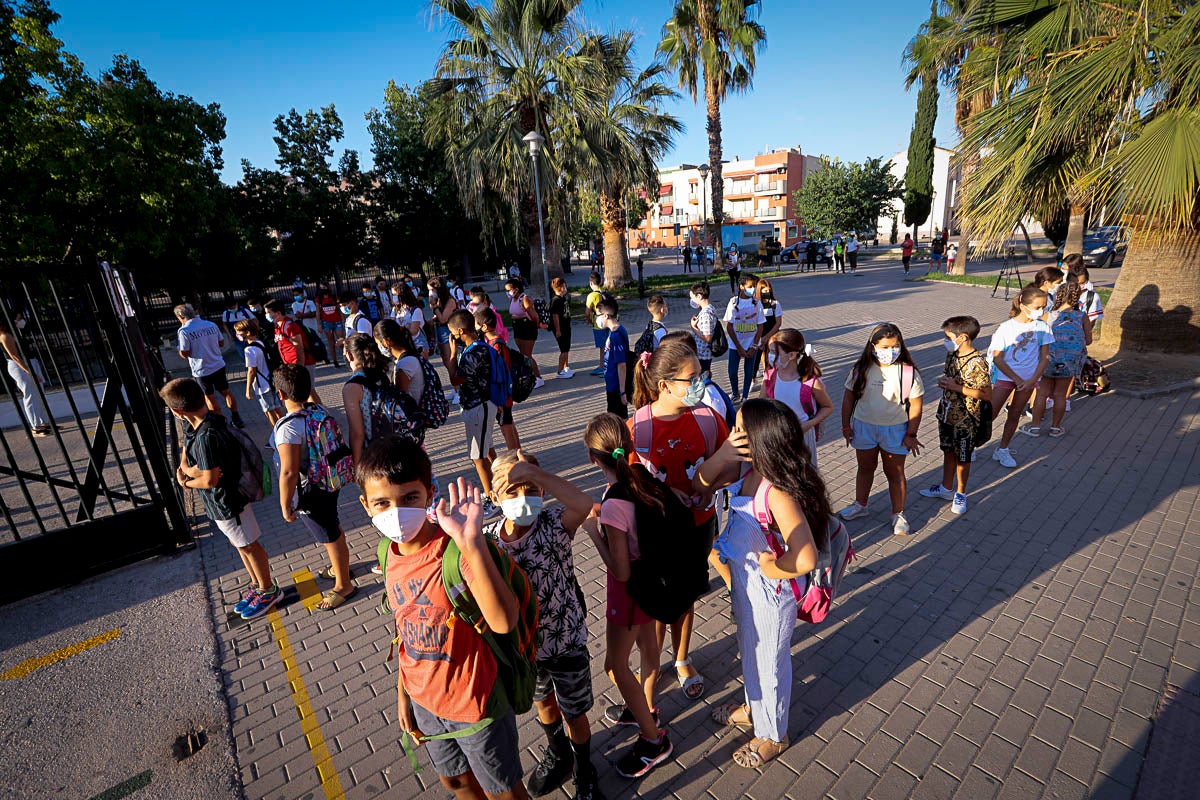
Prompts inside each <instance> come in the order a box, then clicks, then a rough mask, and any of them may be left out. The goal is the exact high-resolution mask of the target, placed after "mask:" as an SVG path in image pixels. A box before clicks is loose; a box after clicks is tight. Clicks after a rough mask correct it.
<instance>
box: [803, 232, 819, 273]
mask: <svg viewBox="0 0 1200 800" xmlns="http://www.w3.org/2000/svg"><path fill="white" fill-rule="evenodd" d="M804 261H805V263H806V264H807V265H808V271H809V272H816V271H817V243H816V242H815V241H813V240H812V239H809V240H808V242H807V243H806V244H805V245H804Z"/></svg>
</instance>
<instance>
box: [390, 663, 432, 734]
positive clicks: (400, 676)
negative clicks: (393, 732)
mask: <svg viewBox="0 0 1200 800" xmlns="http://www.w3.org/2000/svg"><path fill="white" fill-rule="evenodd" d="M396 717H397V718H398V719H399V720H400V730H402V731H404V732H405V733H407V734H408V738H409V739H410V740H412V744H413V746H414V747H420V746H421V737H422V736H424V735H425V734H423V733H421V729H420V728H418V727H417V718H416V715H414V714H413V710H412V701H411V700H409V699H408V692H406V691H404V673H402V672H400V670H396Z"/></svg>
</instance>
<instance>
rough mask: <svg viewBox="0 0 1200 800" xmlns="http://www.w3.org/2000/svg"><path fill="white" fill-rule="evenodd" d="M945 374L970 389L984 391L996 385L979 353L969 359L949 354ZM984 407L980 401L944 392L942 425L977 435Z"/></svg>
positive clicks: (971, 354) (938, 414) (975, 352)
mask: <svg viewBox="0 0 1200 800" xmlns="http://www.w3.org/2000/svg"><path fill="white" fill-rule="evenodd" d="M944 374H945V375H946V377H948V378H950V379H952V380H955V381H959V382H960V383H962V385H963V386H964V387H965V388H967V389H983V388H985V387H988V386H991V385H992V377H991V370H989V369H988V364H987V359H986V358H984V356H983V353H980V352H979V351H978V350H976V351H974V352H972V353H968V354H967V355H965V356H960V355H959V354H958V353H950V354H948V355H947V356H946V368H945V372H944ZM982 404H983V401H982V400H980V399H978V398H976V397H967V396H966V395H965V394H960V393H959V392H951V391H949V390H943V392H942V401H941V403H940V404H939V405H938V411H937V418H938V421H939V422H942V423H945V424H946V425H950V426H951V427H953V428H955V429H959V430H962V431H964V432H972V433H973V432H974V430H975V429H976V428H977V427H978V425H979V423H980V422H982V420H983V408H982Z"/></svg>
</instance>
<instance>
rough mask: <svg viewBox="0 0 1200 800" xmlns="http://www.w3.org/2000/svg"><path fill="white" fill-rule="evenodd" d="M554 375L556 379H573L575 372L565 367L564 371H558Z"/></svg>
mask: <svg viewBox="0 0 1200 800" xmlns="http://www.w3.org/2000/svg"><path fill="white" fill-rule="evenodd" d="M555 374H556V375H558V377H560V378H574V377H575V370H573V369H571V368H570V367H567V368H566V369H564V370H559V371H558V372H557V373H555Z"/></svg>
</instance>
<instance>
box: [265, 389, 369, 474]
mask: <svg viewBox="0 0 1200 800" xmlns="http://www.w3.org/2000/svg"><path fill="white" fill-rule="evenodd" d="M296 417H300V418H302V419H303V420H304V443H303V444H302V445H301V447H300V468H301V470H302V471H303V474H304V477H305V483H306V487H307V488H310V489H320V490H321V491H325V492H336V491H337V490H338V489H341V488H342V487H343V486H345V485H346V484H349V483H353V482H354V456H353V455H352V454H351V452H350V446H349V445H347V444H346V441H345V440H344V439H343V438H342V430H341V428H339V427H338V424H337V420H335V419H334V418H333V415H332V414H330V413H329V411H328V409H326V408H325V407H324V406H321V405H317V404H316V403H306V404H305V405H304V408H302V409H300V410H299V411H294V412H292V413H291V414H287V415H285V416H284V417H283V419H281V420H279V422H277V423H275V430H279V426H280V425H282V424H283V423H284V422H285V421H286V420H289V419H293V418H296Z"/></svg>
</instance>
